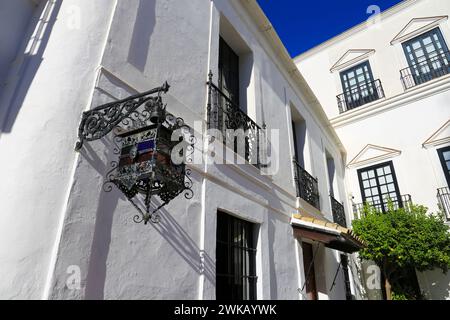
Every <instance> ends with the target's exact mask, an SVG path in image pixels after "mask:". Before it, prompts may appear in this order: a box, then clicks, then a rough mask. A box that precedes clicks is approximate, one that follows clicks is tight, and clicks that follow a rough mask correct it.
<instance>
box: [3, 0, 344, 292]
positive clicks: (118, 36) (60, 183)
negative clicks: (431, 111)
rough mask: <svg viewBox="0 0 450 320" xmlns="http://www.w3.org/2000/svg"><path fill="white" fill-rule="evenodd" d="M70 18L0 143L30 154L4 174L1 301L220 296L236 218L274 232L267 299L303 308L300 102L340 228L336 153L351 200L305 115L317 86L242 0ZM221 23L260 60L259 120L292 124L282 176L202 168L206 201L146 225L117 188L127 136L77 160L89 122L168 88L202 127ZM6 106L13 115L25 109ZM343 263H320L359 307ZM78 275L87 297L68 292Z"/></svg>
mask: <svg viewBox="0 0 450 320" xmlns="http://www.w3.org/2000/svg"><path fill="white" fill-rule="evenodd" d="M54 10H55V11H52V12H53V16H52V19H53V21H55V18H56V17H57V20H56V22H53V23H52V24H51V28H49V29H47V30H48V31H47V33H46V37H47V38H48V39H46V40H45V41H43V43H42V46H43V47H41V52H40V56H37V57H32V59H35V60H31V61H33V62H30V66H26V69H25V71H24V77H25V79H28V81H27V82H26V83H22V82H20V81H19V82H17V86H16V87H17V89H15V90H19V91H20V90H22V92H23V102H22V101H20V102H21V103H19V102H17V107H16V108H17V110H16V115H15V118H14V121H12V120H11V126H10V130H9V131H7V130H2V135H1V137H0V152H1V154H2V155H3V154H15V156H14V161H11V160H10V159H9V158H8V157H2V159H1V160H0V161H1V166H0V167H1V169H0V174H1V175H2V176H8V177H10V179H9V180H8V181H7V183H5V182H3V183H2V184H1V185H0V188H1V189H0V194H2V201H0V203H1V204H0V206H1V207H0V208H1V209H0V210H1V212H2V215H1V218H0V219H1V220H0V222H1V224H0V225H1V226H0V228H1V229H0V259H1V264H2V266H4V268H3V267H2V268H1V270H0V275H1V277H2V278H3V279H7V280H6V281H2V283H1V284H0V297H2V298H50V299H67V298H72V299H120V298H122V299H133V298H135V299H214V298H215V239H216V216H217V210H218V209H220V210H223V211H225V212H228V213H229V214H232V215H234V216H237V217H240V218H242V219H246V220H248V221H251V222H254V223H258V224H260V226H259V230H260V231H259V241H258V254H257V273H258V274H257V275H258V293H257V296H258V298H259V299H299V298H301V295H300V294H299V293H298V291H297V289H298V288H299V287H301V285H302V284H303V279H304V270H303V262H302V256H301V250H299V245H298V242H297V240H295V239H294V237H293V234H292V227H291V226H290V224H289V218H290V215H291V214H292V213H295V212H296V209H297V206H298V200H297V199H296V196H295V187H294V181H293V167H292V163H291V159H292V156H293V146H292V136H291V128H290V126H291V124H290V123H291V120H290V117H291V116H290V105H291V104H293V105H295V106H296V108H297V109H298V112H299V113H300V114H301V115H302V117H303V118H304V119H305V121H306V123H307V139H308V145H309V150H308V151H307V156H308V157H309V161H308V162H307V163H308V164H309V165H308V166H307V167H306V169H307V170H308V171H309V172H310V173H312V174H313V175H314V176H317V177H318V179H319V186H320V194H321V207H322V208H323V213H324V214H325V216H326V217H327V218H329V219H331V208H330V203H329V198H328V194H329V187H328V182H327V181H328V179H327V173H326V158H325V149H326V150H328V152H329V153H330V154H331V155H333V157H334V158H335V163H336V170H337V176H338V180H337V181H338V183H337V184H338V189H339V190H335V192H336V193H337V194H338V195H337V196H336V197H338V198H339V199H340V200H341V201H345V200H346V199H345V194H346V193H345V188H344V182H343V177H344V167H343V161H342V160H341V157H342V155H341V152H342V150H340V149H339V148H338V147H337V146H336V143H335V142H334V140H333V138H332V137H330V136H329V134H328V133H326V130H325V124H324V123H323V122H321V121H320V120H318V117H317V115H315V114H314V112H313V111H312V110H311V109H310V107H309V106H307V105H305V102H304V99H303V98H302V97H301V96H300V95H301V94H299V92H301V90H302V89H301V88H295V89H294V88H293V86H292V84H291V83H292V81H289V80H288V79H287V78H286V73H287V72H286V70H282V67H281V66H280V63H279V62H277V58H276V54H275V53H274V52H273V50H272V49H271V47H270V46H269V44H268V43H267V39H265V38H264V37H263V36H262V34H261V32H260V30H259V29H258V27H257V26H256V25H255V23H254V22H253V20H252V19H253V18H252V17H251V16H250V15H249V13H248V12H246V10H245V9H244V8H243V7H241V5H240V2H239V1H227V2H224V1H214V2H209V1H205V0H192V1H181V0H167V1H162V0H161V1H160V0H158V1H152V0H127V1H125V0H117V1H110V0H93V1H89V2H86V1H76V0H66V1H64V2H62V3H61V2H59V1H57V2H56V3H55V7H54ZM77 10H78V11H77ZM74 12H75V18H76V17H77V16H76V12H80V13H81V15H80V16H79V18H80V24H79V28H75V29H73V28H72V27H73V21H74V20H73V19H74ZM221 14H222V15H223V16H225V17H226V18H227V20H228V21H229V22H230V24H231V25H232V26H233V28H234V29H235V30H236V32H237V33H238V34H239V35H240V37H241V38H242V40H243V41H245V43H246V45H247V46H248V48H249V49H251V51H252V52H253V68H251V81H250V85H249V87H248V88H247V98H248V100H247V110H248V114H249V115H250V117H252V118H253V119H254V120H255V121H256V122H257V123H258V124H259V125H262V123H263V122H265V123H266V125H267V128H268V129H269V130H270V129H279V130H280V149H279V151H276V152H279V159H280V163H279V167H280V170H279V171H278V172H277V173H276V174H274V175H273V176H261V175H260V174H259V172H258V170H256V169H255V168H254V167H253V166H251V165H227V166H224V165H209V166H207V167H205V166H203V165H194V166H192V169H193V175H192V179H193V182H194V188H193V191H194V194H195V195H194V198H193V199H192V200H189V201H188V200H186V199H184V197H179V198H177V199H175V200H173V201H172V202H171V203H170V204H169V205H168V206H166V207H165V208H164V209H163V210H162V212H161V222H160V224H158V225H147V226H144V225H140V224H135V223H134V222H133V221H132V217H133V216H134V215H135V214H136V212H135V209H134V208H133V207H132V206H131V205H130V204H129V203H128V202H127V201H126V200H125V199H124V197H123V196H122V195H121V194H120V193H119V192H117V191H116V190H113V192H111V193H105V192H103V191H102V184H103V182H104V177H105V175H106V173H107V171H108V164H109V161H111V160H113V159H114V156H113V155H112V152H111V148H112V145H111V140H110V139H109V138H105V139H102V140H100V141H96V142H93V143H86V144H85V146H84V148H83V149H82V151H81V152H80V153H75V152H74V151H73V147H74V143H75V141H76V134H77V129H78V124H79V121H80V117H81V112H82V111H83V110H85V109H89V108H94V107H96V106H98V105H100V104H103V103H106V102H109V101H114V100H116V99H121V98H125V97H127V96H129V95H131V94H134V93H136V92H142V91H146V90H148V89H150V88H153V87H156V86H159V85H161V84H162V83H163V82H164V81H166V80H167V81H168V82H169V84H170V85H171V89H170V92H169V94H168V95H166V96H165V99H166V102H167V103H168V109H169V111H170V112H173V113H174V114H176V115H177V116H180V117H183V118H184V119H185V120H186V122H187V123H188V124H190V125H192V124H193V121H194V120H202V121H204V120H205V110H206V97H207V87H206V81H207V74H208V71H209V70H212V71H213V73H215V74H217V65H218V43H219V42H218V41H219V32H220V25H221V23H220V15H221ZM75 21H76V20H75ZM222 21H223V20H222ZM0 23H1V22H0ZM68 26H72V27H71V28H69V27H68ZM2 101H3V103H4V104H3V105H2V107H5V108H13V107H14V106H11V101H6V100H2ZM5 101H6V102H5ZM19 145H20V146H21V147H20V148H18V146H19ZM198 147H199V148H201V147H202V145H201V143H200V145H199V146H198ZM30 159H33V160H32V161H31V160H30ZM25 197H26V198H25ZM24 199H26V201H24ZM11 248H14V250H11ZM201 255H203V259H204V265H203V266H202V264H201ZM336 259H337V253H336V252H335V251H332V250H329V249H324V250H323V253H322V254H321V257H319V260H318V261H319V262H318V265H319V267H318V269H319V270H320V274H319V275H318V276H317V278H318V279H319V281H320V285H319V290H320V297H321V298H322V299H333V298H334V299H344V298H345V291H344V287H343V277H342V276H340V277H339V278H338V280H337V285H336V286H335V288H334V289H333V291H332V292H329V288H330V286H331V283H332V281H333V277H334V274H335V271H336V268H337V262H336V261H337V260H336ZM74 266H75V267H77V268H79V270H80V276H81V285H80V289H79V290H77V289H75V290H74V289H69V288H68V287H67V281H68V279H72V278H71V276H72V275H73V274H72V272H73V267H74ZM202 268H203V269H204V271H203V272H202V271H201V269H202Z"/></svg>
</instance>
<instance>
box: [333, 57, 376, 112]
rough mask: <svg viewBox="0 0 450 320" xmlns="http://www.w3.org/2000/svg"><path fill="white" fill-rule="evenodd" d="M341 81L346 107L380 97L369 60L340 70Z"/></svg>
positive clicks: (352, 106)
mask: <svg viewBox="0 0 450 320" xmlns="http://www.w3.org/2000/svg"><path fill="white" fill-rule="evenodd" d="M341 81H342V88H343V90H344V98H345V102H346V107H347V109H353V108H356V107H359V106H362V105H363V104H366V103H369V102H372V101H375V100H378V99H379V98H380V97H379V95H378V91H377V87H376V85H375V82H374V79H373V74H372V69H371V68H370V64H369V61H365V62H363V63H361V64H359V65H357V66H355V67H352V68H350V69H347V70H345V71H342V72H341Z"/></svg>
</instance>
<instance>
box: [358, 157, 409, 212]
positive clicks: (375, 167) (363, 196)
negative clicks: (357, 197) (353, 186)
mask: <svg viewBox="0 0 450 320" xmlns="http://www.w3.org/2000/svg"><path fill="white" fill-rule="evenodd" d="M387 166H389V168H390V170H391V174H392V180H393V184H394V187H395V193H396V196H397V201H398V204H399V207H402V206H403V204H402V197H401V192H400V188H399V187H398V181H397V176H396V173H395V169H394V163H393V162H392V161H387V162H383V163H378V164H375V165H372V166H369V167H364V168H361V169H358V171H357V174H358V181H359V189H360V192H361V198H362V202H363V203H366V202H367V201H366V193H365V192H364V190H365V189H364V184H363V179H362V173H363V172H367V171H370V170H374V171H375V179H376V183H377V185H376V187H377V189H378V195H379V198H380V207H381V210H382V211H383V212H385V207H386V205H387V204H386V203H384V199H383V193H382V192H381V187H380V184H379V181H378V173H377V169H380V168H383V167H387Z"/></svg>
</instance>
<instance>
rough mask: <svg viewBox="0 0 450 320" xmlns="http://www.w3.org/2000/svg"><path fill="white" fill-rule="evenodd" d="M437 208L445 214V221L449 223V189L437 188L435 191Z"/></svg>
mask: <svg viewBox="0 0 450 320" xmlns="http://www.w3.org/2000/svg"><path fill="white" fill-rule="evenodd" d="M437 198H438V201H439V206H440V208H441V210H442V211H443V212H444V214H445V218H446V220H447V221H450V188H448V187H445V188H439V189H438V190H437Z"/></svg>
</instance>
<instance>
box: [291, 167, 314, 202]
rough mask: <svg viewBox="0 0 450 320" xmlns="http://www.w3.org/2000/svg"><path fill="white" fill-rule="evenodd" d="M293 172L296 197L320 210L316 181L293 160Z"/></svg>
mask: <svg viewBox="0 0 450 320" xmlns="http://www.w3.org/2000/svg"><path fill="white" fill-rule="evenodd" d="M293 163H294V170H295V176H294V179H295V186H296V187H297V197H300V198H302V199H303V200H305V201H306V202H308V203H309V204H310V205H312V206H313V207H315V208H317V209H319V210H320V203H319V185H318V182H317V179H316V178H314V177H313V176H312V175H310V174H309V173H308V171H306V170H305V169H303V168H302V166H301V165H300V164H299V163H298V162H297V160H296V159H293Z"/></svg>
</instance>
